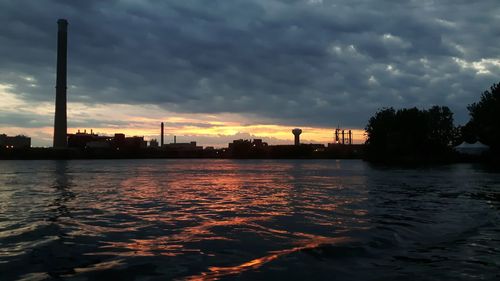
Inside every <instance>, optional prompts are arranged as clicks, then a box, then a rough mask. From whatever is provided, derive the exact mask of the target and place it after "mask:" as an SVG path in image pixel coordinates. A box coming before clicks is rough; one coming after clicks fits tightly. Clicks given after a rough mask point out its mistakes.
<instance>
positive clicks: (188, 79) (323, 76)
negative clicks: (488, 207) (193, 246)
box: [0, 0, 500, 145]
mask: <svg viewBox="0 0 500 281" xmlns="http://www.w3.org/2000/svg"><path fill="white" fill-rule="evenodd" d="M58 18H66V19H68V21H69V35H68V37H69V42H68V101H69V104H68V126H69V132H74V131H76V130H77V129H82V130H83V129H87V130H90V128H93V129H94V132H99V133H103V134H111V133H114V132H124V133H126V134H131V135H144V136H145V137H146V139H150V138H156V137H158V135H159V122H161V121H164V122H166V132H167V135H168V136H169V137H170V136H172V135H174V134H175V135H178V136H179V137H178V139H179V140H180V141H188V140H195V141H198V142H199V143H200V144H202V145H224V144H226V143H227V142H228V141H229V140H231V139H236V138H253V137H264V139H266V140H268V141H270V142H271V143H287V142H291V141H292V135H291V133H290V129H291V128H293V127H301V128H302V129H303V131H304V133H303V139H305V140H306V141H314V142H324V143H326V142H328V141H331V139H332V134H333V128H334V127H336V126H337V125H340V126H341V127H345V128H352V129H357V130H356V131H355V132H356V135H355V138H356V140H357V141H361V140H362V138H363V135H362V132H363V131H362V129H363V128H364V126H365V125H366V123H367V120H368V119H369V118H370V116H372V115H373V114H374V113H375V112H376V111H377V109H379V108H382V107H389V106H393V107H395V108H401V107H413V106H417V107H419V108H425V107H429V106H432V105H446V106H449V107H450V108H451V109H452V110H453V111H454V113H455V121H456V123H457V124H463V123H464V122H466V121H467V118H468V115H467V109H466V106H467V104H469V103H471V102H474V101H476V100H478V98H479V96H480V94H481V92H482V91H484V90H486V89H488V88H489V87H490V86H491V85H492V84H493V83H497V82H499V81H500V44H499V43H498V42H500V28H499V27H500V5H499V3H498V0H481V1H469V0H377V1H372V0H332V1H329V0H230V1H228V0H205V1H202V0H171V1H159V0H158V1H153V0H151V1H146V0H140V1H139V0H116V1H101V0H99V1H98V0H92V1H90V0H86V1H63V0H43V1H34V0H30V1H27V0H11V1H9V0H0V133H2V132H3V133H7V134H20V133H23V134H27V135H29V136H31V137H32V139H33V144H34V145H50V144H51V138H52V125H53V112H54V98H55V89H54V86H55V65H56V39H57V38H56V34H57V24H56V21H57V19H58Z"/></svg>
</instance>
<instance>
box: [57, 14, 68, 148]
mask: <svg viewBox="0 0 500 281" xmlns="http://www.w3.org/2000/svg"><path fill="white" fill-rule="evenodd" d="M57 25H58V30H57V77H56V113H55V118H54V148H66V147H67V146H68V140H67V129H68V125H67V119H66V118H67V116H66V62H67V49H68V21H67V20H65V19H59V20H58V21H57Z"/></svg>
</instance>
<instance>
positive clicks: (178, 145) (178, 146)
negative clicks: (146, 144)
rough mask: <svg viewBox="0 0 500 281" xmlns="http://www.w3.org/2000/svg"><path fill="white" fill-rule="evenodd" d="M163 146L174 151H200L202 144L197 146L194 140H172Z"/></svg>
mask: <svg viewBox="0 0 500 281" xmlns="http://www.w3.org/2000/svg"><path fill="white" fill-rule="evenodd" d="M163 148H165V149H169V150H176V151H202V150H203V146H197V145H196V142H195V141H192V142H184V143H182V142H174V143H169V144H164V145H163Z"/></svg>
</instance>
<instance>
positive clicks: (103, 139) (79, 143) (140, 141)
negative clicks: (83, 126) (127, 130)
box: [68, 131, 147, 151]
mask: <svg viewBox="0 0 500 281" xmlns="http://www.w3.org/2000/svg"><path fill="white" fill-rule="evenodd" d="M68 147H69V148H77V149H87V150H106V149H111V150H118V151H119V150H127V151H130V150H139V149H144V148H146V147H147V142H146V141H145V140H144V137H137V136H133V137H125V134H115V135H114V136H112V137H110V136H99V135H97V134H94V133H93V132H92V131H91V132H90V134H89V133H87V132H86V131H84V132H80V131H78V132H77V133H75V134H68Z"/></svg>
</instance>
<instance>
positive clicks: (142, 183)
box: [0, 160, 500, 280]
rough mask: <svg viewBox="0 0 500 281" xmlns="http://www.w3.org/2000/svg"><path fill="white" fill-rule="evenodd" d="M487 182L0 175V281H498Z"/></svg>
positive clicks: (193, 173) (287, 167)
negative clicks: (180, 280) (99, 280)
mask: <svg viewBox="0 0 500 281" xmlns="http://www.w3.org/2000/svg"><path fill="white" fill-rule="evenodd" d="M499 209H500V174H498V173H494V172H490V171H488V170H485V169H483V168H481V167H480V166H474V165H471V164H457V165H449V166H437V167H432V168H418V169H393V168H392V169H389V168H381V167H373V166H370V165H369V164H366V163H364V162H362V161H353V160H342V161H335V160H317V161H316V160H308V161H299V160H290V161H271V160H270V161H257V160H240V161H231V160H120V161H113V160H109V161H108V160H100V161H93V160H89V161H0V280H14V279H27V280H44V279H58V278H62V279H68V280H87V279H101V280H169V279H192V280H197V279H204V280H217V279H234V278H241V279H244V280H263V279H268V280H500V219H499V218H500V213H499Z"/></svg>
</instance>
